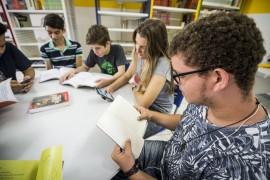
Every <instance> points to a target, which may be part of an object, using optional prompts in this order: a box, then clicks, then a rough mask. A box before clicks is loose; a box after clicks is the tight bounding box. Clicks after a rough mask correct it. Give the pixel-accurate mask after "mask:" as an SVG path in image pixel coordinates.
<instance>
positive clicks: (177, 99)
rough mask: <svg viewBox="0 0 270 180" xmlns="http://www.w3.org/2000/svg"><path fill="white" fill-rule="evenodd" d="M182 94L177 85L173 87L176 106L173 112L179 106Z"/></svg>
mask: <svg viewBox="0 0 270 180" xmlns="http://www.w3.org/2000/svg"><path fill="white" fill-rule="evenodd" d="M183 97H184V96H183V94H182V92H181V91H180V89H179V86H178V85H176V86H175V88H174V102H173V103H174V104H175V106H176V108H175V110H174V114H175V113H176V111H177V110H178V108H179V107H180V104H181V102H182V100H183Z"/></svg>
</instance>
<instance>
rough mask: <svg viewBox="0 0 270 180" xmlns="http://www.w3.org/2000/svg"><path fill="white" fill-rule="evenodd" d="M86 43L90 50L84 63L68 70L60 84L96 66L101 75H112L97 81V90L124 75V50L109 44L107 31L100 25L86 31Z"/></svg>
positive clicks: (125, 61)
mask: <svg viewBox="0 0 270 180" xmlns="http://www.w3.org/2000/svg"><path fill="white" fill-rule="evenodd" d="M86 43H87V44H88V45H90V47H91V50H90V52H89V55H88V57H87V59H86V61H85V63H84V64H83V65H82V66H80V67H77V68H76V69H74V70H70V71H69V72H67V73H66V74H64V75H63V76H62V77H61V82H63V81H64V80H66V79H69V78H71V77H72V76H74V74H76V73H78V72H83V71H89V69H90V68H91V67H94V66H95V65H96V64H97V65H98V66H99V67H100V69H101V73H105V74H109V75H113V77H112V78H110V79H99V80H97V83H98V84H97V86H96V87H97V88H102V87H105V86H108V85H110V84H112V83H113V82H114V81H115V80H116V79H117V78H119V77H120V76H121V75H123V74H124V73H125V64H126V63H127V60H126V56H125V54H124V50H123V48H122V47H121V46H120V45H116V44H111V40H110V36H109V32H108V29H107V28H106V27H104V26H102V25H93V26H91V27H90V28H89V29H88V33H87V35H86Z"/></svg>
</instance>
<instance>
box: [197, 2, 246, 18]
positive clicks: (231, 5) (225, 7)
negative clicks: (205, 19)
mask: <svg viewBox="0 0 270 180" xmlns="http://www.w3.org/2000/svg"><path fill="white" fill-rule="evenodd" d="M241 6H242V0H231V1H230V0H228V1H222V0H215V1H214V0H202V4H201V6H200V10H199V14H200V16H205V15H207V14H210V13H213V12H216V11H238V12H240V10H241Z"/></svg>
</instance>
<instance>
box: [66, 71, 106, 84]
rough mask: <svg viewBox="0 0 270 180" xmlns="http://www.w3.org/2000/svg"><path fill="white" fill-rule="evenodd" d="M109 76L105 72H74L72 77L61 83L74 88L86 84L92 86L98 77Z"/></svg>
mask: <svg viewBox="0 0 270 180" xmlns="http://www.w3.org/2000/svg"><path fill="white" fill-rule="evenodd" d="M108 77H111V76H109V75H107V74H92V73H89V72H79V73H77V74H75V75H74V76H73V77H72V78H70V79H67V80H65V81H64V82H63V83H62V84H67V85H72V86H73V87H75V88H78V87H81V86H88V87H92V88H94V87H95V86H96V85H97V83H96V82H95V81H96V80H98V79H101V78H104V79H108Z"/></svg>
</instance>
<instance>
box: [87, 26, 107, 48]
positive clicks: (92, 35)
mask: <svg viewBox="0 0 270 180" xmlns="http://www.w3.org/2000/svg"><path fill="white" fill-rule="evenodd" d="M107 41H110V35H109V32H108V29H107V28H106V27H105V26H102V25H98V24H97V25H92V26H91V27H90V28H89V29H88V32H87V34H86V44H88V45H90V44H99V45H102V46H106V43H107Z"/></svg>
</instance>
